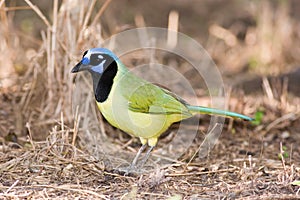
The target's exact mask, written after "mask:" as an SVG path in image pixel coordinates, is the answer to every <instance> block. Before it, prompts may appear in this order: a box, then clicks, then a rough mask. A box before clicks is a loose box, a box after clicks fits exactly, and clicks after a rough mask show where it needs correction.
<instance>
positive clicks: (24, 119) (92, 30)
mask: <svg viewBox="0 0 300 200" xmlns="http://www.w3.org/2000/svg"><path fill="white" fill-rule="evenodd" d="M79 2H80V4H81V5H82V6H80V7H78V4H79ZM284 2H285V1H284ZM110 3H112V1H110V0H107V1H105V2H103V5H101V9H96V8H99V7H100V5H99V2H97V1H96V0H91V1H89V2H87V1H84V2H83V1H79V0H77V1H76V0H75V1H74V0H64V1H61V2H60V1H58V0H54V1H53V4H52V6H53V7H52V13H51V14H49V13H44V12H43V11H41V9H40V8H39V7H37V6H35V5H34V4H33V3H32V1H30V0H24V4H20V5H19V4H16V2H14V1H9V2H8V1H3V0H2V1H1V0H0V8H1V10H0V17H1V20H0V30H1V31H0V42H1V45H0V49H1V52H3V53H2V54H1V55H0V76H1V84H2V85H1V88H0V95H1V97H0V98H1V102H0V106H1V113H0V136H1V137H0V140H1V141H0V142H1V146H0V150H1V152H0V170H1V173H0V198H1V199H2V198H3V199H25V198H32V199H42V198H43V199H49V198H51V199H61V198H66V199H74V198H89V199H91V198H93V199H119V198H121V199H142V198H148V199H150V198H151V199H153V198H155V199H199V198H202V199H205V198H208V199H247V198H248V199H297V198H299V190H300V188H299V186H297V185H292V184H291V183H292V182H293V181H295V180H300V168H299V166H300V162H299V161H300V149H299V147H300V142H299V141H300V140H299V136H298V133H299V131H300V126H299V121H300V106H299V105H300V99H299V98H297V97H293V96H290V95H289V92H288V90H287V84H288V82H283V83H279V84H272V83H270V82H269V81H268V79H264V81H263V88H264V94H259V95H257V94H255V95H253V96H250V95H249V96H245V97H244V98H243V99H242V100H241V98H239V99H237V98H236V96H242V95H243V93H242V92H241V93H237V94H236V93H235V91H234V92H232V94H231V96H232V97H231V98H230V104H229V108H230V109H231V110H234V111H238V112H242V111H243V112H244V113H249V114H253V115H254V114H255V113H256V112H257V111H261V112H262V113H264V118H263V119H262V121H261V122H260V123H259V125H256V126H254V125H251V124H246V123H241V122H237V123H236V122H234V121H231V120H230V121H229V123H227V125H226V127H225V129H224V133H223V134H222V136H221V138H220V139H219V142H218V143H217V144H216V146H215V147H214V149H212V151H211V152H210V154H209V156H208V157H206V158H204V159H200V158H198V157H195V158H194V159H193V160H191V158H193V156H194V155H195V152H196V150H197V149H198V146H199V144H200V143H201V142H202V138H201V136H200V135H199V137H198V138H196V139H195V141H194V143H193V144H192V145H191V147H190V148H189V149H188V150H186V149H183V150H182V151H184V152H185V151H186V153H185V154H184V155H183V156H182V157H181V158H180V159H179V160H178V161H173V162H172V163H171V164H167V165H164V166H163V167H160V168H158V169H155V170H152V171H150V172H149V173H145V174H136V175H132V176H123V173H122V172H121V171H120V170H118V167H121V166H123V165H126V164H128V162H129V161H130V159H128V157H132V156H133V155H134V154H135V152H136V151H137V148H138V145H139V144H138V142H137V141H136V140H135V139H130V138H128V137H126V136H125V135H124V134H123V133H121V132H120V131H118V130H116V129H113V128H111V126H110V125H108V124H107V123H106V122H105V121H104V120H103V119H102V118H101V116H99V113H97V112H96V109H95V106H94V105H93V104H92V103H91V104H86V105H87V106H86V107H74V108H72V106H71V105H76V104H78V103H80V102H76V101H77V99H82V98H81V97H82V96H84V98H85V99H84V100H85V101H87V102H92V101H93V95H92V94H91V93H89V91H88V90H87V89H85V90H84V92H85V93H84V92H83V90H80V93H79V92H78V90H74V88H73V87H74V80H73V79H72V77H71V76H70V68H71V66H73V64H74V63H75V62H76V61H77V60H78V57H79V56H80V55H81V53H82V51H83V50H85V49H88V48H90V47H93V46H99V44H101V42H102V41H103V38H102V36H103V35H109V34H108V32H109V31H106V30H105V29H104V28H103V27H101V25H100V24H99V23H98V20H99V18H100V17H101V16H102V14H103V12H104V11H105V9H106V8H107V7H108V6H109V4H110ZM253 6H257V7H256V8H259V9H255V8H253V9H252V10H251V13H252V15H253V16H256V17H257V23H256V24H255V25H252V26H249V27H247V29H246V31H245V37H244V38H243V39H239V38H238V37H237V35H238V32H236V30H239V29H238V28H237V29H235V28H234V27H236V26H233V27H231V28H228V29H226V28H224V27H222V26H221V25H219V24H213V25H211V27H210V29H209V31H210V38H209V41H208V43H207V49H208V50H209V51H210V53H211V54H212V56H213V57H214V58H215V59H216V60H217V61H218V62H219V63H222V64H223V65H224V66H232V68H233V69H229V68H226V67H225V68H224V69H223V70H224V71H227V70H229V71H234V70H235V69H238V70H237V72H236V73H239V72H240V71H239V69H241V68H243V67H244V66H245V65H249V66H250V68H251V69H253V71H256V72H258V73H260V74H268V73H271V74H278V73H281V72H283V71H285V70H286V69H287V68H285V67H284V66H286V65H289V66H291V65H292V64H294V63H299V60H298V59H299V58H298V56H297V55H298V53H297V52H298V51H299V48H296V46H297V45H299V36H298V35H297V29H293V27H297V26H296V24H297V22H296V21H294V20H293V19H292V18H291V17H290V15H289V14H288V13H289V4H288V3H282V4H280V5H279V6H277V7H275V8H276V9H275V8H274V7H272V6H271V5H270V3H266V2H264V3H256V4H254V5H253ZM273 9H275V11H276V12H275V13H276V16H277V17H278V19H280V20H274V18H273V17H274V16H272V13H273V11H274V10H273ZM24 10H27V11H30V12H32V15H33V14H34V15H36V16H37V18H38V19H39V20H40V23H42V31H41V37H40V38H38V37H34V36H31V35H30V34H28V33H27V32H26V30H18V29H17V27H16V26H15V25H14V23H15V21H14V17H15V15H17V13H18V12H20V11H24ZM256 12H257V13H256ZM48 14H49V15H50V16H51V17H49V16H48ZM173 14H174V13H173ZM136 23H137V26H140V25H141V24H142V25H147V24H145V21H144V20H143V18H142V16H141V15H140V14H138V15H137V17H136ZM33 25H34V24H33ZM298 25H299V24H298ZM177 26H178V24H177ZM218 33H222V34H221V35H220V34H218ZM12 34H13V37H12ZM291 38H293V40H292V39H291ZM292 41H293V42H292ZM224 52H225V53H224ZM228 52H229V53H228ZM3 66H5V67H3ZM258 66H263V67H262V68H259V69H258ZM7 69H8V70H7ZM269 69H272V70H269ZM288 69H290V67H289V68H288ZM181 70H183V71H184V69H182V68H181ZM250 71H251V70H250ZM253 71H252V72H253ZM266 71H268V73H265V72H266ZM187 75H188V73H187ZM4 77H5V78H4ZM7 77H8V78H7ZM81 78H82V79H83V80H84V81H83V82H86V81H88V80H85V77H81ZM191 80H192V78H191ZM78 87H80V85H78ZM95 120H99V122H100V126H98V125H97V124H95V123H93V122H95ZM207 124H208V123H207V118H204V119H203V121H202V124H201V126H200V129H201V130H206V128H207ZM190 128H191V129H193V128H195V127H190ZM175 129H176V126H174V127H173V128H172V129H171V131H170V132H171V133H170V134H169V135H167V136H164V137H162V139H161V140H160V142H159V145H158V147H157V149H159V148H160V147H161V146H162V145H164V144H165V143H167V142H168V141H169V140H170V137H171V136H172V130H175ZM120 151H121V152H122V155H120ZM108 152H110V153H108ZM153 153H154V155H155V151H154V152H153Z"/></svg>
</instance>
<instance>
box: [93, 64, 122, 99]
mask: <svg viewBox="0 0 300 200" xmlns="http://www.w3.org/2000/svg"><path fill="white" fill-rule="evenodd" d="M107 61H108V62H107V63H109V65H108V66H106V67H105V71H104V72H103V73H102V74H101V75H100V74H98V77H97V79H96V80H97V81H98V80H99V81H98V83H96V84H95V85H94V87H95V88H94V93H95V98H96V100H97V102H99V103H103V102H104V101H106V99H107V98H108V95H109V93H110V91H111V88H112V85H113V83H114V78H115V76H116V74H117V72H118V65H117V62H116V61H115V60H107ZM92 76H93V74H92ZM99 76H100V77H99ZM94 78H96V77H94V76H93V79H94ZM94 81H95V80H94Z"/></svg>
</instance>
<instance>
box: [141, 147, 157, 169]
mask: <svg viewBox="0 0 300 200" xmlns="http://www.w3.org/2000/svg"><path fill="white" fill-rule="evenodd" d="M153 148H154V146H150V148H149V149H148V151H147V153H146V155H145V157H144V158H143V160H142V161H141V164H140V168H143V166H144V164H145V163H146V161H147V160H148V158H149V156H150V153H151V151H152V149H153Z"/></svg>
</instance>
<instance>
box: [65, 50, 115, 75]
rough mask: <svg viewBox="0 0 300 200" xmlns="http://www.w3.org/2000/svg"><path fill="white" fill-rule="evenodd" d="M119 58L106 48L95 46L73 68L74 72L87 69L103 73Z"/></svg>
mask: <svg viewBox="0 0 300 200" xmlns="http://www.w3.org/2000/svg"><path fill="white" fill-rule="evenodd" d="M118 60H119V58H118V57H117V56H116V55H115V54H114V53H113V52H111V51H110V50H108V49H105V48H93V49H89V50H87V51H85V52H84V54H83V56H82V59H81V61H80V62H79V63H78V64H77V65H76V66H75V67H74V68H73V69H72V71H71V72H72V73H76V72H80V71H84V70H87V71H89V72H91V73H98V74H103V72H104V71H105V70H106V69H108V68H109V66H111V65H113V64H116V62H118Z"/></svg>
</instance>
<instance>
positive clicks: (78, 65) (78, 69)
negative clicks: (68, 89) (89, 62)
mask: <svg viewBox="0 0 300 200" xmlns="http://www.w3.org/2000/svg"><path fill="white" fill-rule="evenodd" d="M81 67H82V63H81V62H79V63H77V65H75V67H73V69H72V71H71V72H72V73H77V72H80V71H82V70H83V69H82V68H81Z"/></svg>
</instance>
